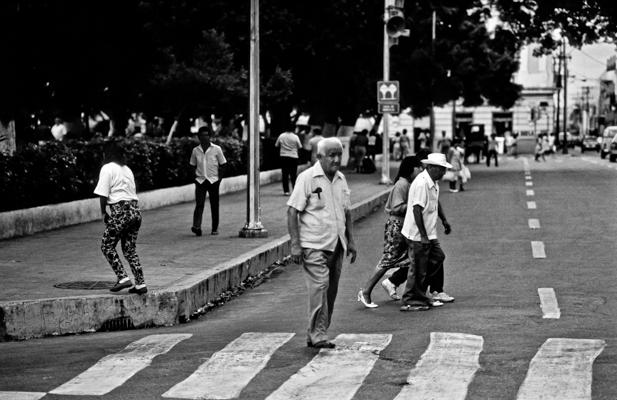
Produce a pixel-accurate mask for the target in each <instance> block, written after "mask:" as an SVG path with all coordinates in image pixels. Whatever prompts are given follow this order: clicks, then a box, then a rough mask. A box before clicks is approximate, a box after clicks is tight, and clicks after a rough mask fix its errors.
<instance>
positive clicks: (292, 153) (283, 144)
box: [274, 132, 302, 158]
mask: <svg viewBox="0 0 617 400" xmlns="http://www.w3.org/2000/svg"><path fill="white" fill-rule="evenodd" d="M274 145H275V146H276V147H280V148H281V152H280V156H281V157H291V158H298V150H299V149H301V148H302V143H301V142H300V138H299V137H298V135H296V134H295V133H292V132H283V133H281V134H280V135H279V137H278V138H277V139H276V143H274Z"/></svg>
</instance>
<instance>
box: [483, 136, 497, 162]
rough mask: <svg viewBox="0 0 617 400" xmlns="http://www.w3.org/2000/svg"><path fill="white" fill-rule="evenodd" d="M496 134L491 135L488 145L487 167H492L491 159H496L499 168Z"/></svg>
mask: <svg viewBox="0 0 617 400" xmlns="http://www.w3.org/2000/svg"><path fill="white" fill-rule="evenodd" d="M495 137H496V136H495V134H494V133H493V134H492V135H491V138H490V139H489V140H488V144H487V152H486V166H487V167H490V166H491V157H495V166H496V167H499V160H498V159H497V140H496V139H495Z"/></svg>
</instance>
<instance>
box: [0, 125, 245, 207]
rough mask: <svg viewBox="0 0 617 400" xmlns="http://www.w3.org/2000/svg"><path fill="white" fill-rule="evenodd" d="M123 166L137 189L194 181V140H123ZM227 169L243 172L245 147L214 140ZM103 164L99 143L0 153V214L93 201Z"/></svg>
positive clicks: (70, 143)
mask: <svg viewBox="0 0 617 400" xmlns="http://www.w3.org/2000/svg"><path fill="white" fill-rule="evenodd" d="M123 142H124V143H123V145H124V148H125V149H126V151H127V164H128V165H129V166H130V167H131V169H132V170H133V173H134V175H135V181H136V185H137V190H138V191H145V190H152V189H160V188H164V187H170V186H179V185H185V184H188V183H190V182H192V181H193V178H194V174H195V172H194V168H192V167H191V166H190V165H189V159H190V155H191V151H192V149H193V147H195V146H196V145H197V144H198V142H197V140H196V139H194V138H177V139H174V140H173V141H172V143H171V144H170V145H165V144H164V143H163V142H162V141H160V140H159V141H154V140H151V139H145V138H141V139H124V140H123ZM213 143H216V144H218V145H219V146H221V147H222V149H223V153H224V154H225V157H226V158H227V162H228V164H229V168H228V169H227V174H226V176H235V175H242V174H245V173H246V148H245V147H246V146H245V145H244V144H243V143H242V142H241V141H239V140H237V139H233V138H229V137H217V138H215V139H213ZM102 163H103V140H102V139H94V140H91V141H88V142H84V141H77V140H71V141H66V142H56V141H50V142H45V143H43V144H40V145H35V144H29V145H27V146H25V147H24V148H22V149H20V150H19V151H17V152H15V153H14V154H13V155H12V156H9V155H8V154H2V153H0V211H9V210H16V209H22V208H29V207H36V206H40V205H46V204H54V203H61V202H66V201H72V200H79V199H85V198H91V197H93V194H92V191H93V190H94V187H95V186H96V183H97V180H98V175H99V169H100V167H101V165H102Z"/></svg>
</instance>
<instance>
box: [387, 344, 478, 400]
mask: <svg viewBox="0 0 617 400" xmlns="http://www.w3.org/2000/svg"><path fill="white" fill-rule="evenodd" d="M483 343H484V340H483V339H482V337H481V336H476V335H468V334H464V333H446V332H432V333H431V343H430V344H429V346H428V348H427V349H426V351H425V352H424V354H423V355H422V357H421V358H420V360H419V361H418V363H417V364H416V366H415V368H414V369H413V370H412V371H411V374H410V375H409V377H408V378H407V383H408V385H407V386H405V387H404V388H403V390H401V392H400V393H399V394H398V396H396V397H395V400H408V399H409V400H410V399H431V400H464V399H465V397H466V396H467V387H468V386H469V384H470V383H471V381H472V379H473V377H474V375H475V373H476V371H477V370H478V368H480V363H479V361H478V360H479V357H480V352H481V351H482V346H483Z"/></svg>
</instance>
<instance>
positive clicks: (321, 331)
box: [287, 138, 356, 349]
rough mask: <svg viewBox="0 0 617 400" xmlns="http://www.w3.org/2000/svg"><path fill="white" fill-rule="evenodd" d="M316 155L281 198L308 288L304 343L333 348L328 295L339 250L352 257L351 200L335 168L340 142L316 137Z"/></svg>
mask: <svg viewBox="0 0 617 400" xmlns="http://www.w3.org/2000/svg"><path fill="white" fill-rule="evenodd" d="M317 157H318V161H317V162H316V163H315V165H313V166H312V167H310V168H308V169H306V170H305V171H303V172H302V173H301V174H300V175H299V176H298V182H297V184H296V186H295V187H294V190H293V192H292V194H291V197H290V198H289V201H288V202H287V205H288V208H287V227H288V230H289V235H290V236H291V256H292V259H293V261H294V262H295V263H298V264H299V263H300V261H302V263H303V268H304V272H305V278H306V286H307V289H308V308H309V322H308V331H307V343H306V344H307V346H309V347H316V348H329V349H331V348H334V347H335V346H334V343H332V342H330V341H329V340H328V333H327V331H328V327H329V326H330V322H331V320H332V312H333V311H334V301H335V300H336V295H337V292H338V283H339V278H340V275H341V270H342V266H343V255H344V254H345V252H346V253H347V255H348V256H351V260H350V261H351V263H352V264H353V263H354V262H355V260H356V245H355V242H354V238H353V221H352V219H351V212H350V208H351V201H350V196H349V194H350V193H349V187H348V186H347V180H346V179H345V176H344V175H343V174H342V173H341V172H340V171H339V168H340V165H341V159H342V157H343V145H342V144H341V141H340V140H339V139H337V138H326V139H322V140H321V141H320V142H319V144H318V151H317Z"/></svg>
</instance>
